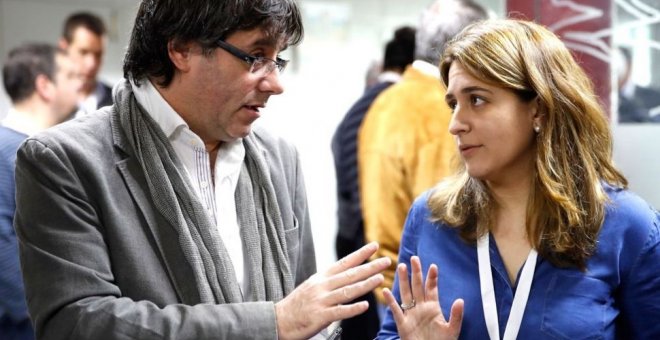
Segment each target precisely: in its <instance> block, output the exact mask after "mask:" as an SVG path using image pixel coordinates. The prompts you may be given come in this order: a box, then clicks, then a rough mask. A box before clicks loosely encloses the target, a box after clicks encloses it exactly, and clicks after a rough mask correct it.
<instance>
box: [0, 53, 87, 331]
mask: <svg viewBox="0 0 660 340" xmlns="http://www.w3.org/2000/svg"><path fill="white" fill-rule="evenodd" d="M2 79H3V84H4V87H5V90H6V91H7V94H8V95H9V97H10V98H11V101H12V108H11V109H10V110H9V113H8V114H7V116H6V117H5V119H3V120H2V122H1V126H0V141H2V143H0V297H1V298H0V339H3V340H10V339H33V338H34V333H33V330H32V325H31V322H30V319H29V317H28V311H27V306H26V303H25V292H24V289H23V282H22V279H21V272H20V267H19V261H18V245H17V241H16V234H15V232H14V228H13V220H14V210H15V208H16V202H15V199H14V193H15V183H14V167H15V161H16V150H17V149H18V146H19V145H20V144H21V143H22V142H23V140H25V139H26V138H27V137H28V136H31V135H33V134H35V133H37V132H39V131H41V130H44V129H46V128H48V127H50V126H53V125H55V124H57V123H59V122H61V121H63V120H64V119H65V118H67V116H68V115H69V114H70V113H71V112H72V110H74V109H75V107H76V104H77V93H78V91H79V89H80V85H81V82H80V77H79V75H78V72H77V69H76V66H75V65H74V64H73V62H72V61H71V60H70V59H69V58H68V57H67V56H66V54H65V52H64V51H63V50H60V49H57V48H56V47H55V46H52V45H48V44H39V43H33V44H25V45H21V46H20V47H17V48H15V49H13V50H12V51H11V52H9V55H8V57H7V59H6V62H5V64H4V66H3V68H2Z"/></svg>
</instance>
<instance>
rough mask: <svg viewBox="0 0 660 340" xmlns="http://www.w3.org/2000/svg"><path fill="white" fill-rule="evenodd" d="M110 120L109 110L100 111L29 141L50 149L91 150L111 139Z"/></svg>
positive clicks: (62, 124)
mask: <svg viewBox="0 0 660 340" xmlns="http://www.w3.org/2000/svg"><path fill="white" fill-rule="evenodd" d="M110 120H111V115H110V114H109V111H108V109H103V110H98V111H96V112H94V113H91V114H88V115H85V116H82V117H79V118H76V119H72V120H69V121H66V122H64V123H61V124H58V125H56V126H53V127H51V128H49V129H46V130H45V131H42V132H40V133H38V134H36V135H34V136H32V137H30V138H29V140H36V141H39V142H40V143H42V144H44V145H46V146H49V147H54V146H56V145H60V146H71V147H82V148H86V149H89V148H90V147H91V146H93V145H95V144H98V142H99V141H102V140H107V139H109V138H110V136H111V135H112V131H111V123H110ZM95 141H96V142H95Z"/></svg>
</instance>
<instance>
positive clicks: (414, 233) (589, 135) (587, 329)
mask: <svg viewBox="0 0 660 340" xmlns="http://www.w3.org/2000/svg"><path fill="white" fill-rule="evenodd" d="M440 70H441V75H442V81H443V83H444V84H445V85H446V86H447V95H446V101H447V104H448V106H449V107H451V109H452V113H453V114H452V120H451V124H450V127H449V131H450V132H451V134H452V135H453V136H454V137H455V139H456V143H455V144H456V145H455V146H454V147H456V148H457V149H458V150H460V155H461V159H462V163H463V166H462V168H461V169H460V170H459V171H457V172H456V173H455V175H454V176H451V177H449V178H447V179H445V180H444V181H442V182H441V183H439V184H438V185H437V186H436V187H435V188H434V189H433V190H431V191H429V192H428V193H426V194H424V195H423V196H421V197H420V198H419V199H417V200H416V201H415V203H414V205H413V207H412V208H411V210H410V213H409V214H408V219H407V220H406V226H405V229H404V232H403V238H402V242H401V253H400V254H399V263H400V264H399V270H398V272H397V280H396V281H395V284H394V290H393V292H390V291H389V290H386V291H385V295H386V297H387V300H388V303H389V308H390V310H391V313H388V317H387V319H386V320H385V322H384V323H383V328H382V330H381V332H380V334H379V339H399V338H402V339H431V338H432V339H458V338H459V337H460V339H465V340H469V339H479V340H481V339H484V338H486V339H488V338H490V339H660V323H658V320H660V308H659V307H658V306H660V213H658V211H656V210H654V209H653V208H652V207H651V206H650V205H649V204H648V203H647V202H645V201H644V200H642V199H641V198H640V197H638V196H637V195H636V194H634V193H632V192H631V191H629V190H628V189H627V187H628V181H627V180H626V178H625V177H624V176H623V175H622V174H621V172H620V171H619V170H618V169H617V168H616V166H615V165H614V161H613V159H612V146H613V142H612V132H611V130H610V126H609V122H608V120H607V117H606V113H605V111H604V109H603V107H602V106H601V103H600V101H599V98H598V96H596V94H595V91H594V86H593V83H592V81H591V80H590V79H589V78H588V76H587V75H586V74H585V72H584V70H583V69H582V68H581V66H580V64H578V63H577V62H576V60H575V59H574V57H573V55H572V54H571V52H570V51H569V50H568V48H566V46H565V45H564V44H563V43H562V42H561V41H560V40H559V38H558V37H557V36H556V35H555V34H554V33H552V32H551V31H550V30H548V29H547V28H545V27H543V26H541V25H538V24H535V23H534V22H531V21H519V20H492V21H486V22H483V23H478V24H475V25H474V26H471V27H469V28H468V29H466V30H465V31H463V32H461V34H460V35H459V36H458V37H457V38H456V39H455V40H453V41H452V42H450V44H449V45H448V47H447V49H446V50H445V53H444V57H443V59H442V63H441V64H440ZM420 261H421V263H420ZM410 266H412V270H411V274H412V275H410V274H409V272H408V270H407V267H410ZM438 271H439V273H438ZM424 281H425V282H424ZM410 282H412V284H410ZM424 283H426V285H425V286H424ZM411 288H412V289H411ZM395 297H396V298H395ZM463 301H464V302H463ZM399 303H401V305H399ZM404 311H405V313H404ZM446 318H448V319H449V322H447V319H446ZM461 322H462V325H461ZM459 332H460V334H459Z"/></svg>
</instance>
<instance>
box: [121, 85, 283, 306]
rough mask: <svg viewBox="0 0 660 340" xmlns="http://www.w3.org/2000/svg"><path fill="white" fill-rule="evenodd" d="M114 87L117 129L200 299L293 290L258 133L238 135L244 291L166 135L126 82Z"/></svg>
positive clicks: (269, 296) (232, 299)
mask: <svg viewBox="0 0 660 340" xmlns="http://www.w3.org/2000/svg"><path fill="white" fill-rule="evenodd" d="M144 81H146V80H144ZM116 90H117V92H116V94H115V103H116V105H118V110H119V119H120V122H121V126H122V129H123V130H124V133H125V134H126V136H127V138H128V140H129V143H130V144H131V146H132V147H133V150H134V152H135V156H136V157H137V159H138V160H139V163H140V165H141V166H142V171H143V172H144V177H145V178H146V180H147V184H148V186H149V192H150V195H151V198H152V200H153V203H154V205H155V207H156V209H157V210H158V212H160V214H162V215H163V216H164V217H165V219H166V220H167V221H168V222H169V223H170V224H171V225H172V226H174V228H175V229H176V231H177V234H178V236H179V239H178V241H179V245H180V246H181V249H182V251H183V254H184V256H185V258H186V260H187V262H188V263H189V264H190V266H191V267H192V271H193V273H194V279H195V282H196V285H197V289H198V291H199V296H200V300H201V301H200V302H202V303H237V302H242V301H279V300H281V299H282V298H283V297H284V296H285V295H286V294H288V293H289V292H290V291H291V290H293V277H292V275H291V269H290V268H289V260H288V257H287V253H286V249H287V248H286V238H285V235H284V227H283V224H282V217H281V215H280V211H279V207H278V205H277V199H276V196H275V190H274V188H273V184H272V182H271V179H270V172H269V170H268V165H267V163H266V159H265V157H264V155H263V154H262V152H261V148H260V146H259V142H258V141H257V139H256V137H255V136H254V135H253V134H250V135H248V136H247V137H245V138H244V139H243V143H244V146H245V161H244V162H243V166H242V168H241V173H240V176H239V179H238V186H237V189H236V193H235V198H236V213H237V216H238V223H239V226H240V234H241V240H242V246H243V249H244V254H245V263H246V265H247V267H246V270H247V271H248V281H249V282H248V287H249V291H250V294H249V296H246V297H243V296H242V294H241V290H240V287H239V284H238V281H237V280H236V275H235V273H234V268H233V266H232V264H231V260H230V257H229V254H228V252H227V249H226V248H225V246H224V244H223V242H222V239H221V238H220V235H219V234H218V231H217V228H216V225H215V223H214V222H213V221H211V216H209V215H208V213H207V212H206V211H205V209H204V208H203V205H202V203H201V202H200V200H199V198H198V197H197V195H196V194H195V193H194V190H193V189H192V186H191V184H190V181H189V179H188V178H187V176H186V175H185V170H184V167H183V165H182V163H181V161H180V160H179V159H178V157H177V156H176V154H175V152H174V149H173V148H172V145H171V144H170V142H169V140H168V139H167V137H166V136H165V134H164V133H163V131H162V130H161V128H160V127H159V126H158V124H157V123H156V122H155V121H154V120H153V119H152V118H151V116H150V115H149V114H147V113H145V112H144V110H143V109H142V108H141V107H140V105H139V104H138V102H137V100H136V99H135V96H134V95H133V91H132V89H131V85H130V84H129V83H128V82H126V83H125V84H124V86H123V87H119V88H118V89H116ZM219 213H222V212H221V211H220V212H219ZM220 227H221V228H222V226H220Z"/></svg>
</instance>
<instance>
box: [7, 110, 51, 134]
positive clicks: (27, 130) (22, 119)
mask: <svg viewBox="0 0 660 340" xmlns="http://www.w3.org/2000/svg"><path fill="white" fill-rule="evenodd" d="M0 124H1V125H3V126H4V127H7V128H10V129H12V130H14V131H18V132H20V133H22V134H25V135H28V136H33V135H35V134H36V133H38V132H41V131H42V130H43V128H42V127H40V126H39V124H37V123H36V122H35V121H34V120H32V119H30V114H28V113H24V112H20V111H18V110H16V109H15V108H13V107H12V108H10V109H9V112H8V113H7V116H6V117H5V118H4V119H3V120H2V122H0Z"/></svg>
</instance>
